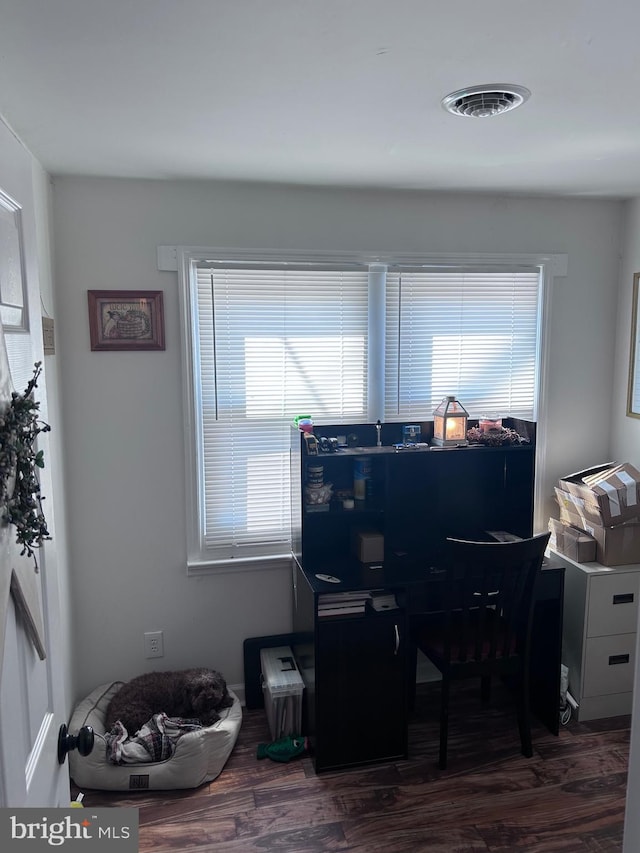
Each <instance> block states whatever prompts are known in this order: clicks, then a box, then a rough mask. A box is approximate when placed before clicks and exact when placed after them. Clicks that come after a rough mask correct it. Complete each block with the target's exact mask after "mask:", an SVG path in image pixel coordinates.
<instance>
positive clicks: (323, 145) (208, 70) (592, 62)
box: [0, 0, 640, 198]
mask: <svg viewBox="0 0 640 853" xmlns="http://www.w3.org/2000/svg"><path fill="white" fill-rule="evenodd" d="M639 45H640V3H638V0H615V2H609V3H604V2H602V0H0V115H1V116H3V117H4V120H5V121H6V123H7V124H8V125H9V126H10V127H11V128H12V129H13V130H14V132H15V133H16V134H17V135H18V136H19V137H20V138H21V139H22V140H23V142H24V143H25V144H26V145H27V147H28V148H29V149H30V150H31V151H32V153H33V154H34V155H35V156H36V157H37V158H38V159H39V160H40V162H41V163H42V164H43V165H44V167H45V168H46V169H47V170H48V171H49V172H51V173H52V174H53V175H102V176H118V177H141V178H187V179H216V180H234V181H235V180H242V181H245V180H246V181H268V182H277V183H293V184H311V185H333V186H347V187H369V188H400V189H411V190H454V191H462V190H467V191H491V192H501V193H502V192H505V193H525V194H532V193H533V194H553V195H578V196H593V197H608V198H624V197H631V196H637V195H640V49H639ZM485 83H487V84H489V83H505V84H519V85H522V86H526V87H527V88H528V89H530V90H531V92H532V95H531V98H530V99H529V101H527V102H526V103H525V104H524V105H523V106H521V107H520V108H519V109H517V110H514V111H512V112H508V113H504V114H503V115H499V116H496V117H493V118H484V119H478V118H463V117H458V116H452V115H450V114H448V113H447V112H445V111H444V109H443V108H442V106H441V103H440V102H441V99H442V98H443V97H444V96H445V95H447V94H448V93H449V92H451V91H452V90H455V89H460V88H463V87H465V86H472V85H476V84H485Z"/></svg>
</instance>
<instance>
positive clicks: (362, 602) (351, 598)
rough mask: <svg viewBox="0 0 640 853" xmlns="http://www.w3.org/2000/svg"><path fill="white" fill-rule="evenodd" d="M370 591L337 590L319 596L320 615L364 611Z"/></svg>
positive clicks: (339, 614)
mask: <svg viewBox="0 0 640 853" xmlns="http://www.w3.org/2000/svg"><path fill="white" fill-rule="evenodd" d="M368 600H369V593H368V592H362V591H356V592H336V593H324V594H323V595H319V596H318V616H346V615H348V614H351V613H364V608H365V606H366V603H367V601H368Z"/></svg>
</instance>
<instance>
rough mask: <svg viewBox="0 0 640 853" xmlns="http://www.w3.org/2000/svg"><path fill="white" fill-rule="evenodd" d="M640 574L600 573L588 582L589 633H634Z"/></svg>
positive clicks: (604, 634) (602, 634) (596, 635)
mask: <svg viewBox="0 0 640 853" xmlns="http://www.w3.org/2000/svg"><path fill="white" fill-rule="evenodd" d="M639 593H640V574H639V573H638V572H624V573H621V574H611V575H598V576H597V577H592V578H591V581H590V586H589V607H588V611H587V637H603V636H606V635H607V634H630V633H635V631H636V626H637V624H638V595H639Z"/></svg>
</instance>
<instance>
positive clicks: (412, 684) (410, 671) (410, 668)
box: [407, 643, 418, 714]
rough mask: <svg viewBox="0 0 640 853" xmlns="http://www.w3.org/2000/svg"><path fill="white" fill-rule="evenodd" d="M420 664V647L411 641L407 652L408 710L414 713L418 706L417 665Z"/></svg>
mask: <svg viewBox="0 0 640 853" xmlns="http://www.w3.org/2000/svg"><path fill="white" fill-rule="evenodd" d="M417 665H418V647H417V646H416V644H415V643H410V645H409V651H408V654H407V712H408V713H409V714H413V712H414V710H415V707H416V667H417Z"/></svg>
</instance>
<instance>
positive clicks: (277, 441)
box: [194, 262, 368, 561]
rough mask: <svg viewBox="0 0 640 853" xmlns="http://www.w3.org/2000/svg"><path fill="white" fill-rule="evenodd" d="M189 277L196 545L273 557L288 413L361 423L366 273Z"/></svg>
mask: <svg viewBox="0 0 640 853" xmlns="http://www.w3.org/2000/svg"><path fill="white" fill-rule="evenodd" d="M195 278H196V284H197V346H196V348H195V349H196V353H195V355H196V360H197V362H198V363H197V365H196V369H195V371H194V373H195V376H196V383H197V385H198V389H197V392H198V393H197V395H196V396H199V402H198V405H199V406H200V409H201V411H200V419H201V422H200V432H201V435H200V439H199V444H200V447H199V450H200V453H201V492H202V494H201V500H200V507H201V513H202V515H203V519H202V525H201V528H202V530H201V548H202V550H203V551H205V552H207V553H208V554H209V557H210V559H211V560H212V561H215V560H225V559H229V558H243V557H253V556H256V555H259V556H263V557H268V556H269V555H275V554H278V553H280V554H282V553H285V552H286V551H287V543H288V541H289V535H290V531H289V442H290V424H291V422H292V420H293V418H294V416H295V415H297V414H311V415H312V416H313V417H314V419H315V420H316V421H324V422H325V423H326V422H331V423H349V422H358V421H359V422H362V421H364V420H366V411H367V347H368V334H367V268H366V267H358V268H355V267H353V266H352V267H350V268H347V269H344V268H335V267H332V266H324V267H319V266H317V265H315V266H313V267H310V266H307V265H299V266H297V267H295V266H292V265H290V264H289V265H264V266H263V265H256V264H245V265H241V264H238V265H229V264H227V265H221V264H205V263H202V262H201V263H199V264H198V265H197V266H196V268H195Z"/></svg>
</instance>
